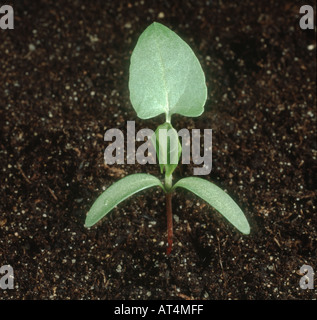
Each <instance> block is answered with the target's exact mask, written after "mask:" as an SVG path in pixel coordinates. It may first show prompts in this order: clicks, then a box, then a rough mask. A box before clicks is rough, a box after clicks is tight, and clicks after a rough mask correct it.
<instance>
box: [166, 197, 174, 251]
mask: <svg viewBox="0 0 317 320" xmlns="http://www.w3.org/2000/svg"><path fill="white" fill-rule="evenodd" d="M166 216H167V243H168V247H167V250H166V254H167V255H170V253H171V251H172V245H173V214H172V192H168V193H166Z"/></svg>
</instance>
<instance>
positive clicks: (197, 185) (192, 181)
mask: <svg viewBox="0 0 317 320" xmlns="http://www.w3.org/2000/svg"><path fill="white" fill-rule="evenodd" d="M177 187H182V188H184V189H187V190H189V191H191V192H193V193H194V194H196V195H197V196H198V197H200V198H202V199H203V200H205V201H206V202H207V203H209V204H210V205H211V206H213V207H214V208H215V209H216V210H217V211H218V212H219V213H221V214H222V215H223V216H224V217H225V218H226V219H227V220H228V221H229V222H230V223H232V224H233V225H234V226H235V227H236V228H237V229H238V230H239V231H240V232H242V233H244V234H249V233H250V226H249V223H248V221H247V219H246V217H245V215H244V213H243V212H242V210H241V209H240V208H239V206H238V205H237V204H236V203H235V202H234V200H233V199H232V198H231V197H230V196H229V195H228V194H227V193H226V192H224V191H223V190H222V189H220V188H219V187H217V186H216V185H215V184H213V183H211V182H209V181H208V180H205V179H202V178H197V177H189V178H184V179H181V180H179V181H178V182H177V183H176V184H175V185H174V187H173V189H175V188H177Z"/></svg>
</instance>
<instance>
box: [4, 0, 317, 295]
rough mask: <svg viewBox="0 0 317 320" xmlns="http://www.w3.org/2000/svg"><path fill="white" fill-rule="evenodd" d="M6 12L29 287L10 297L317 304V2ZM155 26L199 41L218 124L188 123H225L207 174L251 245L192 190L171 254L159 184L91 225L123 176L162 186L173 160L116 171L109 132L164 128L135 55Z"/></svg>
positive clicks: (14, 241)
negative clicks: (304, 15) (309, 21)
mask: <svg viewBox="0 0 317 320" xmlns="http://www.w3.org/2000/svg"><path fill="white" fill-rule="evenodd" d="M4 2H6V4H11V5H12V6H13V8H14V10H15V16H14V18H15V20H14V21H15V25H14V27H15V28H14V30H0V90H1V99H0V159H1V171H0V181H1V187H0V197H1V203H0V266H1V265H6V264H10V265H11V266H12V267H13V269H14V289H11V290H9V289H7V290H3V289H0V299H206V300H212V299H215V300H219V299H314V298H316V285H315V289H306V290H303V289H301V288H300V285H299V281H300V278H301V275H300V272H299V269H300V267H301V266H302V265H303V264H308V265H310V266H312V267H313V268H314V269H315V271H316V270H317V263H316V262H317V258H316V256H317V252H316V248H317V230H316V228H317V215H316V194H317V184H316V172H317V162H316V157H317V139H316V93H315V89H316V39H315V30H302V29H301V28H300V27H299V20H300V17H301V15H300V14H299V9H300V6H301V5H304V4H311V5H314V3H313V2H312V1H308V0H307V1H291V0H287V1H277V0H274V1H273V0H269V1H251V0H247V1H197V0H195V1H145V0H144V1H143V0H140V1H130V2H129V1H101V0H100V1H79V0H78V1H70V0H66V1H65V0H63V1H53V0H51V1H50V0H45V1H44V0H43V1H23V0H20V1H16V2H12V1H9V0H8V1H4ZM1 3H3V2H1ZM314 9H315V12H316V7H314ZM315 19H316V16H315ZM153 21H159V22H161V23H163V24H165V25H166V26H168V27H170V28H171V29H173V30H174V31H176V32H177V33H178V34H179V35H180V36H181V37H182V38H183V39H184V40H185V41H186V42H188V43H189V44H190V46H191V47H192V48H193V50H194V51H195V53H196V54H197V56H198V58H199V60H200V62H201V64H202V67H203V69H204V71H205V73H206V79H207V85H208V90H209V94H208V101H207V104H206V107H205V112H204V114H203V115H202V116H200V117H198V118H185V117H181V116H175V117H174V118H173V125H174V127H175V128H176V129H177V130H179V129H181V128H188V129H191V128H199V129H204V128H208V129H213V169H212V171H211V174H210V175H209V176H204V177H203V178H205V179H208V180H211V181H214V182H215V183H216V184H218V185H219V186H220V187H222V188H223V189H225V190H226V191H227V192H228V193H229V194H230V195H232V197H233V198H234V199H235V200H236V201H237V203H238V204H239V205H240V206H241V207H242V208H243V210H244V211H245V213H246V216H247V218H248V220H249V221H250V225H251V234H250V235H249V236H244V235H241V234H240V233H238V231H236V230H235V229H234V228H233V227H231V225H229V224H228V223H227V222H226V221H224V220H223V219H222V218H221V217H220V216H219V215H218V214H217V213H216V212H214V211H213V209H212V208H211V207H210V206H208V205H207V204H205V203H204V202H203V201H202V200H199V199H198V198H196V197H195V196H194V195H192V194H190V193H187V192H185V191H180V192H178V193H177V194H175V195H174V197H173V211H174V212H173V213H174V218H175V219H174V236H175V238H174V247H173V251H172V254H171V255H170V256H169V257H167V256H166V242H167V238H166V213H165V198H164V194H163V193H162V192H161V191H160V190H159V189H152V190H151V191H150V192H148V193H146V192H142V193H140V194H139V195H138V196H135V197H133V198H131V199H128V200H126V201H125V202H124V203H122V204H121V205H119V206H118V208H116V209H115V210H113V212H112V213H111V214H109V215H108V216H107V217H106V218H105V219H103V220H102V221H100V222H99V223H98V224H97V225H96V226H94V227H92V228H90V229H86V228H85V227H84V221H85V216H86V213H87V211H88V210H89V208H90V206H91V205H92V203H93V202H94V200H95V199H96V198H97V196H98V195H99V194H100V193H101V192H102V190H104V189H105V188H107V187H108V186H110V185H111V184H112V183H113V182H115V181H116V180H118V179H119V178H121V177H124V176H126V175H128V174H131V173H136V172H147V173H151V174H153V175H156V176H159V177H162V176H161V175H160V172H159V167H158V166H157V165H145V166H142V165H139V164H136V165H112V166H105V165H104V162H103V152H104V150H105V148H106V146H107V143H106V142H104V141H103V136H104V133H105V131H106V130H107V129H109V128H119V129H122V130H126V121H128V120H135V121H136V126H137V129H140V128H146V127H148V128H151V129H153V130H154V129H155V128H156V127H157V126H158V125H159V124H161V123H162V122H163V118H162V117H157V118H154V119H151V120H147V121H141V120H139V119H137V117H136V114H135V112H134V110H133V108H132V106H131V104H130V101H129V92H128V68H129V59H130V55H131V52H132V50H133V48H134V46H135V44H136V41H137V39H138V37H139V35H140V34H141V32H142V31H143V30H144V29H145V28H146V27H147V26H148V25H149V24H150V23H152V22H153ZM315 21H316V20H315ZM192 169H193V167H192V166H191V165H183V166H181V167H180V168H179V169H177V171H176V172H175V180H177V179H179V178H181V177H185V176H191V175H193V170H192ZM315 282H316V281H315Z"/></svg>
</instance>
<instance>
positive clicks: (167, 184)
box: [165, 174, 173, 193]
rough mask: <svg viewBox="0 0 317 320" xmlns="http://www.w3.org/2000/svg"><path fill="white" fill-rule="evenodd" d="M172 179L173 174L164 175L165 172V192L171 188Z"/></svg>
mask: <svg viewBox="0 0 317 320" xmlns="http://www.w3.org/2000/svg"><path fill="white" fill-rule="evenodd" d="M172 180H173V176H172V175H169V176H168V175H166V174H165V190H166V192H167V193H169V192H170V190H171V188H172Z"/></svg>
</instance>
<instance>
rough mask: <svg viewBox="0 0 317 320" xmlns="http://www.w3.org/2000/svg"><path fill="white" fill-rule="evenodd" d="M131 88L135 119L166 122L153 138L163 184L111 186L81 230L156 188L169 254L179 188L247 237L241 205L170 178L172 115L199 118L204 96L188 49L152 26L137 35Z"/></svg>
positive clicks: (141, 178)
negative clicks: (162, 198)
mask: <svg viewBox="0 0 317 320" xmlns="http://www.w3.org/2000/svg"><path fill="white" fill-rule="evenodd" d="M129 90H130V99H131V103H132V106H133V108H134V109H135V111H136V113H137V115H138V117H139V118H141V119H149V118H153V117H156V116H158V115H160V114H165V117H166V122H165V123H163V124H162V125H160V126H159V127H158V128H157V129H156V131H155V136H152V142H153V143H154V146H155V147H156V153H157V157H158V159H159V165H160V169H161V173H164V174H165V179H164V183H162V182H161V181H160V180H159V179H158V178H156V177H154V176H152V175H150V174H142V173H138V174H132V175H128V176H127V177H125V178H123V179H121V180H119V181H117V182H115V183H114V184H113V185H111V186H110V187H109V188H108V189H107V190H106V191H104V192H103V193H102V194H101V195H100V196H99V198H97V200H96V201H95V203H94V204H93V205H92V207H91V209H90V210H89V212H88V214H87V217H86V221H85V226H86V227H91V226H92V225H94V224H95V223H97V222H98V221H99V220H100V219H101V218H103V217H104V216H105V215H106V214H107V213H109V212H110V211H111V210H112V209H113V208H114V207H115V206H117V205H118V204H119V203H120V202H122V201H123V200H125V199H127V198H128V197H130V196H132V195H133V194H135V193H137V192H140V191H141V190H144V189H148V188H151V187H160V188H161V189H162V190H163V191H164V193H165V197H166V213H167V239H168V247H167V255H169V254H170V253H171V250H172V243H173V218H172V194H173V192H174V191H176V189H177V188H184V189H187V190H189V191H191V192H193V193H194V194H195V195H197V196H198V197H200V198H201V199H203V200H204V201H206V202H207V203H209V204H210V205H211V206H212V207H214V208H215V209H216V210H217V211H218V212H219V213H220V214H221V215H223V216H224V217H225V218H226V219H227V220H228V221H229V222H230V223H231V224H232V225H233V226H235V227H236V228H237V229H238V230H239V231H240V232H242V233H244V234H249V233H250V227H249V223H248V221H247V219H246V217H245V215H244V214H243V212H242V211H241V209H240V208H239V206H238V205H237V204H236V203H235V202H234V201H233V200H232V198H231V197H230V196H229V195H228V194H227V193H226V192H224V191H223V190H221V189H220V188H219V187H217V186H216V185H215V184H213V183H211V182H209V181H207V180H205V179H202V178H198V177H187V178H183V179H180V180H179V181H178V182H176V184H174V185H173V183H172V181H173V176H172V174H173V171H174V170H175V169H176V167H177V165H178V162H179V158H180V155H181V152H182V150H181V145H180V143H179V137H178V134H177V132H176V130H175V129H174V128H173V126H172V124H171V117H172V115H173V114H176V113H177V114H180V115H183V116H187V117H197V116H200V115H201V114H202V113H203V111H204V105H205V102H206V98H207V88H206V84H205V76H204V73H203V71H202V68H201V65H200V63H199V61H198V59H197V58H196V56H195V54H194V53H193V51H192V50H191V48H190V47H189V46H188V45H187V44H186V43H185V42H184V41H183V40H182V39H181V38H180V37H179V36H177V35H176V33H174V32H173V31H171V30H170V29H168V28H167V27H165V26H163V25H162V24H160V23H156V22H154V23H152V24H151V25H150V26H149V27H148V28H146V30H145V31H144V32H143V33H142V34H141V36H140V38H139V40H138V42H137V45H136V47H135V49H134V51H133V53H132V56H131V64H130V79H129ZM164 130H165V131H166V130H168V133H169V134H168V137H167V140H165V141H167V143H163V142H162V141H164V139H160V133H161V132H162V131H163V132H164ZM172 140H173V141H174V143H172ZM175 141H176V143H175ZM171 145H172V146H173V147H174V149H175V147H176V149H177V151H176V152H172V151H173V150H171V148H170V146H171Z"/></svg>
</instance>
